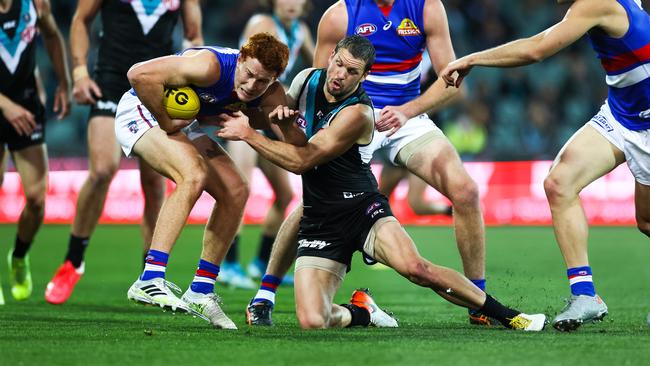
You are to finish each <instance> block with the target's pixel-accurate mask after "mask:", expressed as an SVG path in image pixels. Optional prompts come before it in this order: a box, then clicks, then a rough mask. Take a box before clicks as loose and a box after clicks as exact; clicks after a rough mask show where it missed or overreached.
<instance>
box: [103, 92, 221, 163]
mask: <svg viewBox="0 0 650 366" xmlns="http://www.w3.org/2000/svg"><path fill="white" fill-rule="evenodd" d="M155 126H158V121H156V118H155V117H154V116H153V115H152V114H151V112H149V110H148V109H147V107H145V106H144V105H143V104H142V102H140V99H138V97H137V96H135V95H133V94H131V92H130V91H128V92H126V93H124V95H122V98H121V99H120V102H119V103H118V105H117V112H116V113H115V136H117V141H118V142H119V143H120V146H122V150H123V151H124V154H125V155H126V156H128V157H131V156H132V152H133V146H135V144H136V142H138V140H139V139H140V137H142V135H144V134H145V133H146V132H147V131H149V130H150V129H152V128H153V127H155ZM216 129H218V127H216V126H211V125H206V126H200V125H199V123H198V121H196V120H194V121H193V122H192V123H191V124H190V125H189V126H187V127H185V128H183V130H182V131H183V133H185V134H186V135H187V137H188V138H189V139H190V140H195V139H197V138H199V137H201V136H208V137H210V138H211V139H212V140H214V141H215V142H217V143H218V141H217V139H216V136H215V131H216Z"/></svg>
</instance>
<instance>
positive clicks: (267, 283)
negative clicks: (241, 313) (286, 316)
mask: <svg viewBox="0 0 650 366" xmlns="http://www.w3.org/2000/svg"><path fill="white" fill-rule="evenodd" d="M280 282H282V279H281V278H279V277H275V276H274V275H270V274H265V275H264V277H262V284H261V285H260V289H259V290H257V294H255V297H254V298H253V301H251V304H255V303H258V302H264V301H267V302H270V303H271V304H272V305H275V291H277V289H278V286H280Z"/></svg>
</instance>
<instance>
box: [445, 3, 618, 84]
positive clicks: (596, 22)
mask: <svg viewBox="0 0 650 366" xmlns="http://www.w3.org/2000/svg"><path fill="white" fill-rule="evenodd" d="M619 7H620V5H618V4H617V3H616V2H614V1H611V2H610V1H604V2H603V1H592V0H578V1H576V2H574V3H573V5H571V7H570V8H569V10H568V11H567V13H566V15H565V17H564V19H562V21H560V22H559V23H557V24H555V25H553V26H551V27H550V28H548V29H546V30H544V31H542V32H541V33H539V34H536V35H534V36H532V37H529V38H523V39H518V40H516V41H512V42H509V43H506V44H504V45H501V46H498V47H494V48H490V49H488V50H485V51H481V52H476V53H472V54H469V55H467V56H464V57H462V58H460V59H458V60H456V61H454V62H452V63H450V64H449V65H448V66H447V67H446V68H445V69H444V70H443V71H442V72H441V74H440V75H441V77H442V78H443V79H444V80H445V82H446V83H447V85H449V86H456V87H458V86H460V84H461V83H462V81H463V79H464V78H465V76H467V74H468V73H469V72H470V70H471V69H472V67H473V66H492V67H513V66H523V65H529V64H532V63H536V62H540V61H542V60H544V59H545V58H547V57H550V56H552V55H554V54H555V53H557V52H558V51H560V50H561V49H563V48H565V47H567V46H569V45H570V44H572V43H574V42H575V41H577V40H578V39H580V37H582V36H583V35H584V34H585V33H587V32H588V31H589V30H590V29H592V28H594V27H597V26H601V25H602V24H621V23H623V24H626V22H616V21H612V19H608V18H611V17H619V16H626V15H625V12H624V11H623V8H622V7H620V10H619V9H618V8H619ZM626 30H627V26H626V27H625V29H616V28H611V27H608V28H605V31H607V32H608V33H609V34H610V35H612V36H614V37H615V36H622V35H623V34H625V31H626ZM456 73H457V74H456Z"/></svg>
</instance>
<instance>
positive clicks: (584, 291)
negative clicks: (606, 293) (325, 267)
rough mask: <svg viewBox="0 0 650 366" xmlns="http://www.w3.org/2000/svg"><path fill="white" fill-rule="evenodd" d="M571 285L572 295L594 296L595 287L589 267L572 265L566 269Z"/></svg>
mask: <svg viewBox="0 0 650 366" xmlns="http://www.w3.org/2000/svg"><path fill="white" fill-rule="evenodd" d="M566 275H567V277H568V278H569V284H570V285H571V294H572V295H574V296H579V295H586V296H596V289H595V288H594V282H593V280H592V278H591V267H589V266H584V267H573V268H569V269H567V270H566Z"/></svg>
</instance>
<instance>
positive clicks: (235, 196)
mask: <svg viewBox="0 0 650 366" xmlns="http://www.w3.org/2000/svg"><path fill="white" fill-rule="evenodd" d="M249 193H250V189H249V187H248V184H247V183H246V182H245V181H242V182H241V183H240V184H236V185H235V186H234V187H230V188H229V189H228V197H227V198H226V202H229V204H231V205H232V206H233V207H235V208H237V209H243V208H244V207H245V206H246V201H248V195H249Z"/></svg>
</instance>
